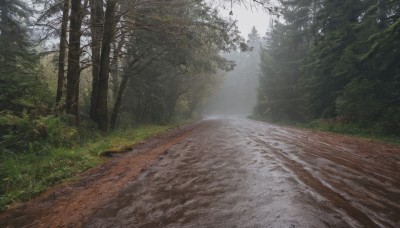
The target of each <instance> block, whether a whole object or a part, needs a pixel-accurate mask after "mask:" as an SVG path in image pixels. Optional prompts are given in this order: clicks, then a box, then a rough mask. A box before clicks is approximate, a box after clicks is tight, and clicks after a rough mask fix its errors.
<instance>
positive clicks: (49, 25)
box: [0, 0, 248, 208]
mask: <svg viewBox="0 0 400 228" xmlns="http://www.w3.org/2000/svg"><path fill="white" fill-rule="evenodd" d="M235 23H236V22H235V21H232V20H229V19H226V18H223V17H221V16H220V14H219V13H218V10H217V9H216V8H213V7H211V6H209V5H208V4H207V3H206V2H205V1H186V0H179V1H154V0H144V1H131V0H107V1H105V0H82V1H81V0H79V1H75V0H32V1H26V0H0V65H1V67H0V151H1V152H0V159H1V160H0V164H1V165H0V179H1V180H2V181H1V186H0V208H2V207H4V205H6V204H8V203H10V202H13V201H14V200H20V199H29V198H30V197H31V196H33V195H34V194H36V193H38V192H40V191H42V190H43V189H44V188H46V186H48V185H50V186H51V185H53V184H54V183H57V182H59V181H60V180H62V179H65V178H68V177H70V176H72V175H73V174H75V173H78V172H80V171H82V170H85V169H87V168H89V167H92V166H93V165H95V164H97V163H98V162H100V160H101V159H99V158H98V154H99V153H101V152H102V151H104V150H108V149H110V148H111V149H112V148H113V147H123V146H124V143H125V144H130V143H132V141H135V142H136V141H137V140H139V139H142V140H143V138H145V137H148V136H151V135H154V134H156V133H157V132H160V131H165V130H166V129H167V128H169V127H171V126H172V125H171V123H176V122H177V121H182V120H185V119H190V118H192V117H195V116H197V115H198V113H199V109H200V107H201V106H202V104H203V103H204V102H205V100H206V98H207V97H208V96H209V94H211V91H214V90H216V89H217V87H218V85H219V83H220V81H221V77H222V76H221V75H222V73H221V72H223V71H229V70H231V69H233V67H234V62H233V61H230V60H227V59H225V58H224V57H223V56H222V55H221V53H223V52H229V51H235V50H242V51H245V50H246V49H248V45H247V44H246V43H245V39H244V38H242V37H241V36H240V34H239V31H238V29H237V26H236V24H235ZM132 137H134V138H135V139H134V140H133V139H132ZM128 146H129V145H128ZM117 149H118V148H117ZM21 189H22V190H21Z"/></svg>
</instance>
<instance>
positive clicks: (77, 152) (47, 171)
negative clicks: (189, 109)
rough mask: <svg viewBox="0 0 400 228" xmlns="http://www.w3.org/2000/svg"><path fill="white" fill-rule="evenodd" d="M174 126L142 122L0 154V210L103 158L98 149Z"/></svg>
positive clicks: (120, 145) (128, 143)
mask: <svg viewBox="0 0 400 228" xmlns="http://www.w3.org/2000/svg"><path fill="white" fill-rule="evenodd" d="M172 126H174V125H166V126H158V125H143V126H139V127H137V128H134V129H129V130H120V131H117V132H114V133H112V134H110V135H107V136H100V135H97V136H96V137H94V138H92V139H91V140H89V141H86V142H82V143H78V145H73V146H58V147H56V146H51V145H49V146H46V147H44V148H43V149H42V150H40V151H34V152H33V151H31V152H25V153H20V154H9V155H7V156H2V157H0V211H3V210H5V209H7V208H8V207H9V206H10V205H12V204H14V203H19V202H23V201H27V200H29V199H31V198H32V197H34V196H36V195H37V194H39V193H40V192H43V191H44V190H46V189H48V188H50V187H52V186H54V185H56V184H58V183H60V182H62V181H65V180H68V179H73V178H75V177H76V176H77V174H79V173H81V172H83V171H85V170H87V169H89V168H92V167H95V166H98V165H100V164H102V163H104V162H105V161H106V159H105V158H104V157H102V156H100V155H101V153H102V152H104V151H108V150H110V149H111V150H115V148H123V147H127V146H132V145H134V144H136V143H138V142H141V141H143V140H145V139H147V138H149V137H152V136H155V135H157V134H159V133H161V132H165V131H166V130H168V129H170V128H171V127H172Z"/></svg>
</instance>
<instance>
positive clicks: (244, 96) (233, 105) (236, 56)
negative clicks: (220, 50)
mask: <svg viewBox="0 0 400 228" xmlns="http://www.w3.org/2000/svg"><path fill="white" fill-rule="evenodd" d="M249 45H250V46H251V47H253V50H252V51H251V52H233V53H230V54H226V55H225V57H226V58H227V59H229V60H233V61H235V62H236V64H237V65H236V67H235V69H234V70H233V71H231V72H227V73H226V76H225V78H224V80H223V82H222V84H221V87H220V89H219V90H218V91H217V92H216V93H215V94H214V95H213V96H212V97H211V98H210V100H209V102H208V103H207V104H206V106H205V109H204V112H203V115H205V116H210V115H242V116H247V115H250V114H251V113H252V110H253V107H254V105H255V104H256V102H257V88H258V81H259V80H258V79H259V77H258V76H259V73H260V70H259V63H260V55H259V52H260V36H259V34H258V33H256V30H254V31H253V33H252V34H251V35H249Z"/></svg>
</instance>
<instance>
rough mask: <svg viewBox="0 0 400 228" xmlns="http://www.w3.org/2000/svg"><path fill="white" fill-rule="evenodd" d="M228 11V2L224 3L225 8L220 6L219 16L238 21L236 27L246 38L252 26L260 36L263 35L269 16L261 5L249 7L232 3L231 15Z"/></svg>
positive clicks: (229, 8) (229, 9) (229, 7)
mask: <svg viewBox="0 0 400 228" xmlns="http://www.w3.org/2000/svg"><path fill="white" fill-rule="evenodd" d="M230 11H231V6H230V4H226V6H225V9H223V8H222V7H221V8H220V13H221V16H223V17H224V18H231V19H233V20H237V21H238V27H239V30H240V32H241V33H242V36H243V37H245V38H247V35H248V34H249V33H250V32H251V29H252V27H253V26H255V27H256V29H257V30H258V33H259V34H260V35H261V36H265V33H266V31H267V29H268V26H269V21H270V19H269V18H270V17H269V15H268V13H266V12H265V11H264V10H263V9H261V7H259V8H254V7H253V8H250V7H246V6H244V5H237V4H234V5H233V9H232V11H233V15H232V16H230V15H229V12H230Z"/></svg>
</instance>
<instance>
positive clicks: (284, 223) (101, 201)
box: [0, 118, 400, 228]
mask: <svg viewBox="0 0 400 228" xmlns="http://www.w3.org/2000/svg"><path fill="white" fill-rule="evenodd" d="M121 167H123V168H121ZM24 226H26V227H35V226H36V227H57V226H61V227H62V226H70V227H76V226H83V227H151V228H153V227H400V147H398V146H390V145H386V144H382V143H376V142H371V141H368V140H361V139H355V138H350V137H344V136H339V135H335V134H329V133H318V132H314V131H307V130H299V129H293V128H285V127H278V126H273V125H269V124H265V123H260V122H256V121H251V120H246V119H240V118H225V119H217V118H215V119H208V120H204V121H201V122H200V123H197V124H195V125H192V126H189V127H186V128H183V129H180V130H178V131H176V132H172V133H170V134H169V135H167V136H162V137H159V138H158V139H153V140H150V141H149V142H147V143H144V144H142V145H140V146H139V147H138V148H136V149H135V150H134V151H133V152H131V153H128V154H126V155H123V156H121V157H118V158H114V159H112V161H110V162H108V163H107V164H105V165H104V166H103V167H100V168H98V169H94V170H90V171H89V172H87V173H85V174H83V175H82V177H81V178H80V180H78V181H77V182H74V183H69V184H66V185H63V186H60V187H58V188H56V189H54V190H52V191H49V192H47V193H45V194H43V195H41V196H40V197H38V198H36V199H35V200H33V201H32V202H30V203H28V204H27V205H25V206H23V207H21V208H17V209H12V210H10V211H7V212H6V213H3V214H2V215H0V227H24Z"/></svg>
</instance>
